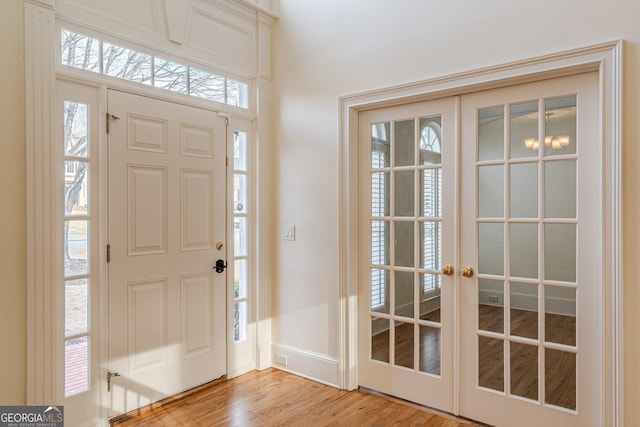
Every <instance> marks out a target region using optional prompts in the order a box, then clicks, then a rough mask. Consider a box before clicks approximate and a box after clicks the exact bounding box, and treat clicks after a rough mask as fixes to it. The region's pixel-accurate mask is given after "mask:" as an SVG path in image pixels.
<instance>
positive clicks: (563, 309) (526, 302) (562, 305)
mask: <svg viewBox="0 0 640 427" xmlns="http://www.w3.org/2000/svg"><path fill="white" fill-rule="evenodd" d="M490 297H491V299H490ZM478 302H479V303H480V304H483V305H492V306H495V307H503V306H504V296H503V294H502V292H500V291H495V290H491V289H482V290H480V293H479V295H478ZM511 307H512V308H515V309H518V310H525V311H537V310H538V296H537V295H526V294H512V295H511ZM545 308H546V312H547V313H549V314H559V315H562V316H571V317H575V316H576V304H575V301H574V300H569V299H565V298H556V297H554V298H546V299H545Z"/></svg>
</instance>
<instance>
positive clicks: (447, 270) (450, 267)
mask: <svg viewBox="0 0 640 427" xmlns="http://www.w3.org/2000/svg"><path fill="white" fill-rule="evenodd" d="M453 273H454V270H453V265H445V266H444V267H443V268H442V274H444V275H445V276H452V275H453Z"/></svg>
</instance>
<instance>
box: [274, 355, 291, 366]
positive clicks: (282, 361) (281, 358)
mask: <svg viewBox="0 0 640 427" xmlns="http://www.w3.org/2000/svg"><path fill="white" fill-rule="evenodd" d="M276 362H278V364H279V365H284V366H287V365H289V360H288V359H287V356H284V355H282V354H278V355H277V356H276Z"/></svg>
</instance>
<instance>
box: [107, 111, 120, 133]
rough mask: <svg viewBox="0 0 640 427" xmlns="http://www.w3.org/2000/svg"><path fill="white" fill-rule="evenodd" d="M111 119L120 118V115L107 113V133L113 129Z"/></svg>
mask: <svg viewBox="0 0 640 427" xmlns="http://www.w3.org/2000/svg"><path fill="white" fill-rule="evenodd" d="M111 120H120V117H118V116H114V115H113V114H109V113H107V133H109V132H110V131H111Z"/></svg>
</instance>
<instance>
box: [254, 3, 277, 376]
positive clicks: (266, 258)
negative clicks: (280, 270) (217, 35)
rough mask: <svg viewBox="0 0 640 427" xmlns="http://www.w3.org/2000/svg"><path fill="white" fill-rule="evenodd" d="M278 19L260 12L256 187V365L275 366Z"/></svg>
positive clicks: (263, 366)
mask: <svg viewBox="0 0 640 427" xmlns="http://www.w3.org/2000/svg"><path fill="white" fill-rule="evenodd" d="M273 24H274V19H273V17H272V16H270V15H267V14H263V13H262V12H258V49H257V52H258V58H257V59H258V75H257V79H256V81H255V85H256V94H257V96H256V116H257V119H256V145H255V151H254V154H255V162H254V165H255V166H256V170H255V177H256V179H255V181H254V182H255V183H256V187H255V191H256V194H257V206H256V208H257V209H256V212H255V215H254V221H255V228H254V230H255V237H256V240H255V244H256V246H255V248H256V252H255V254H256V257H255V259H256V264H255V270H254V271H255V273H256V274H255V276H254V277H255V278H256V294H255V295H256V298H255V304H256V323H257V327H256V368H257V369H260V370H262V369H266V368H268V367H270V366H271V339H272V337H271V315H272V313H271V298H272V292H271V290H272V283H273V267H272V266H273V253H274V250H273V244H274V237H275V235H274V232H273V230H274V229H275V226H274V225H275V224H274V223H273V222H274V217H273V200H274V193H273V142H272V128H271V122H272V117H273V115H272V112H271V100H272V83H271V55H270V52H271V33H272V30H273Z"/></svg>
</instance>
